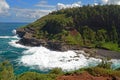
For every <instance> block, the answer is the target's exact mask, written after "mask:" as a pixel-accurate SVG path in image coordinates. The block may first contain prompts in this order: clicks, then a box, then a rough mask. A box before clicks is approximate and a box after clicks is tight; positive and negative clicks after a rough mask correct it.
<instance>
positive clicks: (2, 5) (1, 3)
mask: <svg viewBox="0 0 120 80" xmlns="http://www.w3.org/2000/svg"><path fill="white" fill-rule="evenodd" d="M9 8H10V7H9V5H8V4H7V2H6V1H5V0H0V14H4V13H7V11H8V9H9Z"/></svg>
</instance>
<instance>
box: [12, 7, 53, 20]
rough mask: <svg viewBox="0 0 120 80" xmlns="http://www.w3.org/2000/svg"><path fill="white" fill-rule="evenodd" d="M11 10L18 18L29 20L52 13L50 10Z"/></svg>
mask: <svg viewBox="0 0 120 80" xmlns="http://www.w3.org/2000/svg"><path fill="white" fill-rule="evenodd" d="M11 10H12V13H13V14H15V15H16V17H20V18H27V19H38V18H40V17H42V16H45V15H47V14H48V13H50V12H51V11H50V10H40V9H19V8H12V9H11Z"/></svg>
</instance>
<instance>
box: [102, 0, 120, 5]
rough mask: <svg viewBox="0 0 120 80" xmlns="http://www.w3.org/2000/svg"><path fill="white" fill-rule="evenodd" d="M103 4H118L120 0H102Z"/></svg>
mask: <svg viewBox="0 0 120 80" xmlns="http://www.w3.org/2000/svg"><path fill="white" fill-rule="evenodd" d="M102 2H103V3H104V4H115V5H120V0H102Z"/></svg>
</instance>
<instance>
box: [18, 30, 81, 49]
mask: <svg viewBox="0 0 120 80" xmlns="http://www.w3.org/2000/svg"><path fill="white" fill-rule="evenodd" d="M16 31H17V32H16V33H17V34H18V36H19V37H20V38H21V39H20V40H19V41H18V42H17V43H20V44H22V45H26V46H44V47H47V48H49V49H51V50H56V51H67V50H79V49H81V48H80V46H77V45H68V44H66V43H65V42H61V41H52V40H45V39H36V38H35V37H34V36H33V34H34V30H33V29H31V28H19V29H17V30H16Z"/></svg>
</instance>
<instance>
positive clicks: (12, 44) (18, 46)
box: [8, 39, 30, 49]
mask: <svg viewBox="0 0 120 80" xmlns="http://www.w3.org/2000/svg"><path fill="white" fill-rule="evenodd" d="M18 41H19V39H18V40H11V41H10V42H8V43H9V45H11V46H13V47H16V48H25V49H29V48H30V47H27V46H24V45H21V44H19V43H16V42H18Z"/></svg>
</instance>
